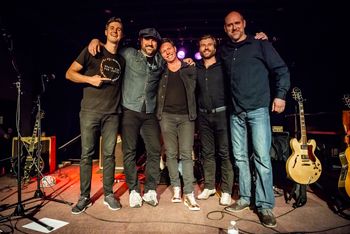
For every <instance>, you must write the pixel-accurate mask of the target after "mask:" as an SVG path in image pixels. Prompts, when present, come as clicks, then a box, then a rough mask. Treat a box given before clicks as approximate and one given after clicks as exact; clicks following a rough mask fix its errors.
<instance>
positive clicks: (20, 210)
mask: <svg viewBox="0 0 350 234" xmlns="http://www.w3.org/2000/svg"><path fill="white" fill-rule="evenodd" d="M2 31H3V33H2V36H3V37H4V40H5V42H6V43H7V44H8V51H9V52H10V56H11V63H12V66H13V68H14V70H15V71H16V73H17V82H15V83H14V84H15V85H16V88H17V105H16V130H17V136H18V140H17V203H16V204H15V210H14V212H13V214H12V216H19V217H22V218H27V219H30V220H32V221H33V222H35V223H37V224H39V225H41V226H43V227H45V228H46V229H47V230H49V231H51V230H53V227H51V226H49V225H47V224H45V223H43V222H41V221H40V220H38V219H37V218H35V217H34V214H33V213H34V212H32V213H28V214H26V213H25V209H24V206H23V204H22V190H21V184H22V183H21V182H22V180H21V154H22V149H21V148H22V147H21V95H22V90H21V85H22V79H21V78H22V76H21V73H20V72H19V69H18V66H17V64H16V60H15V56H14V53H13V41H12V38H11V34H9V33H7V32H6V30H4V29H2ZM12 206H13V205H10V206H8V207H12ZM30 209H32V208H30ZM28 210H29V209H28ZM34 211H36V210H34ZM2 220H3V219H2Z"/></svg>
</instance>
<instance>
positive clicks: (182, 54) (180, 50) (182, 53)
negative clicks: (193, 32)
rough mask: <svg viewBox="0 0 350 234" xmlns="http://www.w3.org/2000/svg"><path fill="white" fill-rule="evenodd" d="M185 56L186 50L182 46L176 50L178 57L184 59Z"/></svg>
mask: <svg viewBox="0 0 350 234" xmlns="http://www.w3.org/2000/svg"><path fill="white" fill-rule="evenodd" d="M185 56H186V51H185V49H184V48H180V49H179V51H178V52H177V57H178V58H179V59H184V58H185Z"/></svg>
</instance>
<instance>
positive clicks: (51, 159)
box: [12, 136, 56, 173]
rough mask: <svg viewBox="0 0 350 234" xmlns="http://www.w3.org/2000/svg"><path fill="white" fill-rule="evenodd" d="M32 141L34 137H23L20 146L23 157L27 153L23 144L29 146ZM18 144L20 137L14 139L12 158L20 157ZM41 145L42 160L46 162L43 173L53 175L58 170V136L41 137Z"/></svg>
mask: <svg viewBox="0 0 350 234" xmlns="http://www.w3.org/2000/svg"><path fill="white" fill-rule="evenodd" d="M31 140H32V137H21V142H20V144H19V145H20V147H21V149H22V155H25V154H26V153H27V152H26V150H25V147H23V144H25V145H26V146H29V145H30V142H31ZM36 141H37V140H36ZM17 144H18V137H14V138H12V158H17V156H18V154H17V152H18V149H17ZM41 145H42V149H41V158H42V159H43V160H44V169H43V173H53V172H54V171H55V170H56V136H51V137H41ZM34 153H35V152H34Z"/></svg>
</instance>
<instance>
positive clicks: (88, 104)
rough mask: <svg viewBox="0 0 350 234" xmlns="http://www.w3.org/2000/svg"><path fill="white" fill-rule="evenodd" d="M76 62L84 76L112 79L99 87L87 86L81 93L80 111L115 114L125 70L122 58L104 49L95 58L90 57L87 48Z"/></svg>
mask: <svg viewBox="0 0 350 234" xmlns="http://www.w3.org/2000/svg"><path fill="white" fill-rule="evenodd" d="M76 62H78V63H79V64H81V65H82V66H83V70H82V73H83V74H84V75H87V76H94V75H97V74H98V75H100V76H101V77H106V78H110V79H112V81H111V82H109V81H108V82H104V83H103V84H102V85H101V86H100V87H95V86H92V85H89V84H87V85H86V86H85V87H84V91H83V99H82V101H81V110H83V111H90V112H97V113H104V114H111V113H117V109H118V107H119V104H120V99H121V79H122V76H123V74H124V68H125V60H124V58H123V57H122V56H120V55H119V54H111V53H109V52H108V51H107V50H106V49H105V48H104V47H102V51H101V52H100V53H98V54H97V55H96V56H92V55H91V54H90V53H89V52H88V50H87V48H84V50H83V51H82V52H81V53H80V55H79V56H78V58H77V59H76Z"/></svg>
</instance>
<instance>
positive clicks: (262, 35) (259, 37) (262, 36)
mask: <svg viewBox="0 0 350 234" xmlns="http://www.w3.org/2000/svg"><path fill="white" fill-rule="evenodd" d="M254 38H255V39H257V40H268V39H269V38H268V37H267V35H266V34H265V33H264V32H258V33H256V34H255V37H254Z"/></svg>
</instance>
